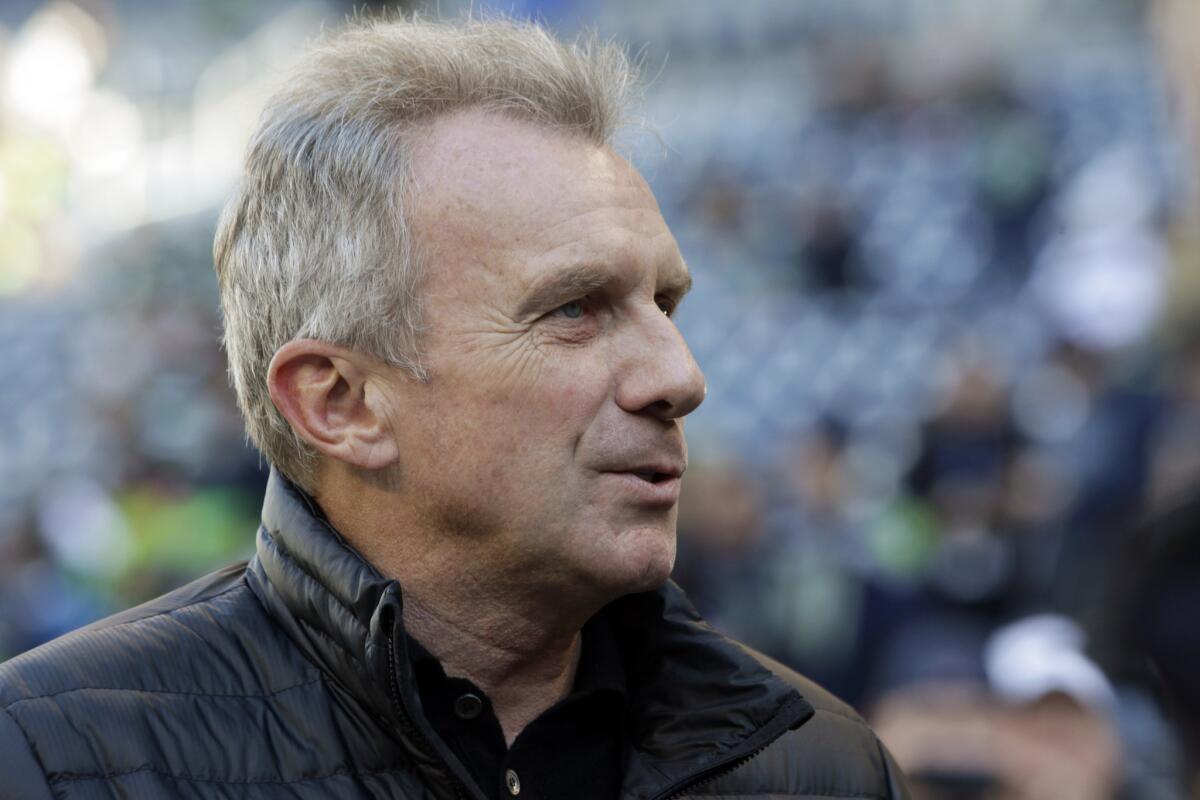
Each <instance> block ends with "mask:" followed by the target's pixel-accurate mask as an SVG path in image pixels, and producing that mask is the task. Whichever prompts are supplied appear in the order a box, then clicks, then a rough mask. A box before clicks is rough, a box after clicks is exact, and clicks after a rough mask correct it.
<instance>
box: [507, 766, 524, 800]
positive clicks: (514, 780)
mask: <svg viewBox="0 0 1200 800" xmlns="http://www.w3.org/2000/svg"><path fill="white" fill-rule="evenodd" d="M504 783H505V784H507V785H508V793H509V794H511V795H512V796H513V797H516V796H517V795H519V794H520V793H521V779H520V778H518V777H517V773H515V772H513V771H512V770H511V769H510V770H507V771H505V773H504Z"/></svg>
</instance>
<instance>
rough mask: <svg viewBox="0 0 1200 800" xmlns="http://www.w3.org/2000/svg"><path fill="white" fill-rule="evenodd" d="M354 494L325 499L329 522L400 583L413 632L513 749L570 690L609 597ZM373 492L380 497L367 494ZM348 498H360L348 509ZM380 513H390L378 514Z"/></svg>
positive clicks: (509, 552)
mask: <svg viewBox="0 0 1200 800" xmlns="http://www.w3.org/2000/svg"><path fill="white" fill-rule="evenodd" d="M354 488H355V491H354V492H329V493H322V495H321V497H320V502H321V505H322V508H323V510H324V511H325V513H326V515H327V516H328V517H329V520H330V521H331V522H332V523H333V524H334V526H335V527H336V528H337V529H338V531H339V532H340V533H341V534H342V535H343V536H345V537H346V539H347V540H348V541H349V542H350V544H352V545H353V546H354V548H355V549H356V550H358V551H359V552H360V553H361V554H362V555H363V556H364V557H365V558H366V559H367V560H368V561H370V562H371V564H372V565H373V566H374V567H375V568H376V569H377V570H379V571H380V572H381V573H382V574H384V575H386V576H388V577H391V578H395V579H397V580H398V581H399V583H400V585H401V586H402V587H403V590H404V624H405V628H406V629H407V631H408V632H409V633H410V634H411V635H412V636H413V637H414V638H416V639H417V641H419V642H420V643H421V644H422V646H423V647H425V649H426V650H428V651H429V652H430V653H431V654H432V655H434V656H435V657H436V658H437V659H438V661H440V662H441V664H442V667H443V669H445V671H446V674H447V675H449V676H456V677H462V678H466V679H468V680H470V681H471V682H472V683H474V684H475V685H476V686H478V687H479V688H480V689H481V690H483V691H484V692H485V693H486V694H487V696H488V698H489V699H490V700H491V701H492V708H493V709H494V711H495V713H496V716H497V718H498V719H499V721H500V726H501V728H502V729H503V731H504V736H505V739H506V740H507V742H508V743H509V744H510V745H511V744H512V742H513V741H514V740H515V739H516V737H517V735H518V734H519V733H520V732H521V731H522V730H523V729H524V728H525V726H526V725H528V724H529V723H530V722H532V721H533V720H534V719H536V718H537V717H538V716H539V715H540V714H541V713H542V712H543V711H545V710H546V709H547V708H549V707H550V706H552V705H554V704H555V703H556V702H558V701H559V700H561V699H562V698H564V697H566V695H567V694H568V693H569V692H570V690H571V687H572V685H573V684H574V682H575V672H576V668H577V665H578V662H579V654H580V646H581V637H580V630H581V628H582V627H583V624H584V623H585V622H586V621H587V620H588V619H589V618H590V617H591V616H592V615H593V614H595V613H596V612H597V611H599V610H600V608H601V607H602V606H603V605H604V604H605V603H606V602H607V600H608V599H611V598H601V597H583V596H580V595H579V594H578V584H570V583H568V584H566V585H563V583H564V582H563V581H562V580H558V581H555V580H554V579H553V576H551V577H550V578H547V579H546V581H545V585H543V584H542V583H539V581H538V577H539V575H540V574H541V572H542V571H540V570H539V569H537V568H536V565H535V564H530V563H523V562H522V560H521V558H520V556H521V554H520V552H519V549H518V548H514V547H512V546H511V545H509V544H506V543H505V542H500V541H491V540H488V539H486V538H480V537H462V536H455V535H453V534H452V533H450V532H447V531H442V530H428V529H426V527H425V526H423V525H422V524H420V521H419V520H412V519H405V518H404V515H403V513H402V512H401V513H399V514H397V513H396V510H395V503H394V498H388V497H386V496H384V495H386V494H387V492H380V491H379V490H378V489H377V488H376V487H363V486H357V487H354ZM374 493H378V494H380V496H377V497H369V498H367V497H364V495H371V494H374ZM347 497H353V498H355V499H354V501H353V502H342V500H343V499H344V498H347ZM389 499H391V500H392V502H390V503H389V502H387V501H388V500H389ZM379 509H387V513H386V514H380V513H375V512H377V511H378V510H379ZM381 531H387V532H388V535H382V536H381V535H380V532H381ZM398 531H403V534H402V535H399V534H398V533H397V532H398ZM542 577H545V576H542ZM559 577H560V578H561V576H559ZM568 586H570V587H572V588H573V591H571V590H568V588H567V587H568Z"/></svg>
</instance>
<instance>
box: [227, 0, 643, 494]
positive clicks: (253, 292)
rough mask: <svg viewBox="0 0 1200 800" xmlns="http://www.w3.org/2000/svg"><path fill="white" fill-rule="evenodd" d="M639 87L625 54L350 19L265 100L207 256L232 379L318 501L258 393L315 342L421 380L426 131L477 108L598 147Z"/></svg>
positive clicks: (544, 39)
mask: <svg viewBox="0 0 1200 800" xmlns="http://www.w3.org/2000/svg"><path fill="white" fill-rule="evenodd" d="M635 87H636V70H635V69H634V68H633V67H632V66H631V64H630V61H629V59H628V58H627V57H626V55H625V52H624V51H623V50H622V49H621V48H620V47H618V46H616V45H614V44H612V43H604V42H600V41H598V40H597V39H596V38H595V37H594V36H584V37H581V38H580V39H577V40H576V41H574V42H573V43H564V42H562V41H559V40H558V39H556V38H555V37H554V36H553V35H552V34H550V33H549V32H547V31H546V30H545V29H544V28H542V27H540V26H538V25H536V24H533V23H526V22H517V21H513V20H505V19H489V20H478V19H469V20H464V21H461V22H434V21H427V20H420V19H409V20H405V19H391V20H381V19H375V20H357V21H355V22H353V23H351V24H350V26H349V27H348V28H347V29H345V30H343V31H342V32H340V33H337V34H336V35H333V36H331V37H329V38H327V39H325V40H324V41H322V42H319V43H318V44H317V45H316V46H315V47H314V48H313V49H312V51H311V52H310V53H309V54H308V55H307V57H305V58H304V59H303V60H302V62H301V65H300V66H299V68H298V69H297V71H296V72H295V73H294V74H293V75H292V76H291V78H290V80H289V82H288V84H287V85H286V86H285V87H284V88H283V89H281V90H280V91H278V92H277V93H276V94H275V95H274V96H273V97H272V98H271V100H270V101H269V102H268V104H267V107H266V109H265V111H264V112H263V117H262V119H261V122H260V124H259V127H258V130H257V131H256V132H255V134H254V135H253V137H252V139H251V140H250V144H249V147H248V149H247V153H246V161H245V168H244V173H243V178H242V182H241V184H240V186H239V188H238V190H237V193H236V195H235V196H234V197H233V199H232V200H230V202H229V204H228V205H227V206H226V207H225V210H224V212H223V213H222V215H221V219H220V222H219V223H218V226H217V233H216V239H215V242H214V244H213V258H214V261H215V265H216V271H217V283H218V286H219V288H220V296H221V310H222V313H223V317H224V330H225V332H224V346H225V350H226V353H227V355H228V358H229V375H230V381H231V383H232V384H233V388H234V390H235V391H236V393H237V400H238V406H239V408H240V409H241V412H242V416H243V417H244V419H245V422H246V431H247V433H248V435H249V438H250V439H251V440H252V441H253V442H254V443H255V444H256V445H257V446H258V448H259V450H260V451H261V452H262V453H263V455H265V456H266V458H267V460H268V461H270V462H271V464H273V465H274V466H275V467H276V468H277V469H279V470H280V471H282V472H283V473H284V474H285V475H287V476H288V477H289V478H291V479H292V480H293V481H295V482H296V483H298V484H299V485H300V486H302V487H304V488H305V489H308V490H309V491H312V490H313V489H314V486H313V485H312V484H313V480H314V477H315V476H314V473H315V467H316V464H317V458H316V453H315V452H314V451H313V449H312V448H311V447H310V446H309V445H308V444H307V443H306V442H304V441H303V440H302V439H301V438H300V436H299V435H298V434H297V433H296V432H295V431H294V430H292V428H291V426H290V425H288V423H287V421H286V420H285V419H284V417H283V415H282V414H280V412H279V410H278V409H277V408H276V407H275V405H274V403H272V401H271V397H270V393H269V391H268V388H267V370H268V367H269V365H270V363H271V358H272V357H273V356H274V355H275V352H276V351H277V350H278V349H279V348H280V347H282V346H283V345H284V344H286V343H287V342H289V341H292V340H294V339H301V338H312V339H320V340H322V341H326V342H330V343H333V344H337V345H341V346H344V347H349V348H353V349H355V350H359V351H362V352H366V353H369V354H371V355H373V356H375V357H377V358H379V359H381V360H383V361H385V362H387V363H389V364H392V365H395V366H398V367H403V368H406V369H408V370H409V371H411V372H412V373H413V374H414V375H415V376H417V377H418V378H421V379H424V378H425V375H424V371H423V370H422V368H421V362H420V353H419V349H418V345H419V339H420V336H419V334H420V332H421V305H420V302H419V300H420V298H419V294H418V288H419V282H420V275H421V271H422V264H421V258H420V254H419V253H418V252H417V251H416V249H415V245H414V241H413V235H412V233H411V231H410V229H409V224H408V218H409V210H408V208H409V207H410V206H411V204H412V201H413V187H412V184H411V180H410V179H409V175H408V174H409V164H408V158H409V154H410V152H411V150H412V148H413V145H414V143H415V141H416V137H417V136H418V135H419V133H420V131H421V129H423V128H424V127H425V126H426V125H427V123H429V122H430V121H431V120H432V119H433V118H435V117H438V116H440V115H444V114H447V113H451V112H454V111H458V110H464V109H469V108H480V109H484V110H488V111H494V112H497V113H501V114H504V115H507V116H511V117H515V118H518V119H523V120H528V121H531V122H534V123H536V124H539V125H544V126H547V127H549V128H552V129H556V130H564V131H571V132H574V133H575V134H578V135H580V136H582V137H584V138H585V139H587V140H589V141H592V142H594V143H596V144H599V145H604V144H610V143H611V141H612V139H613V136H614V135H615V133H616V131H617V130H618V129H619V128H620V126H621V124H622V123H623V121H624V118H625V115H626V114H627V112H628V111H629V110H630V108H631V102H632V100H633V98H634V97H635V92H634V89H635Z"/></svg>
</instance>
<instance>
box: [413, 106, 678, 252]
mask: <svg viewBox="0 0 1200 800" xmlns="http://www.w3.org/2000/svg"><path fill="white" fill-rule="evenodd" d="M411 170H412V177H413V181H414V188H415V207H414V209H413V211H414V214H413V219H414V223H415V224H414V235H415V237H416V239H417V241H418V243H419V244H420V245H421V246H422V247H423V248H425V249H426V250H427V251H432V252H430V255H432V256H434V257H435V258H436V257H437V256H439V255H443V256H444V255H451V252H447V251H452V252H453V253H457V254H460V255H462V254H463V252H462V251H464V250H466V249H469V250H472V251H474V252H475V253H476V254H477V255H479V254H486V253H503V252H510V251H522V252H525V253H530V254H532V253H535V252H536V253H548V252H557V253H558V255H559V256H561V257H562V258H563V259H564V260H570V259H576V260H578V259H580V258H587V257H589V252H588V251H601V252H603V251H608V250H611V251H613V252H614V253H615V254H620V255H621V257H622V258H623V260H627V259H628V257H629V256H631V255H636V254H637V253H638V252H639V251H640V250H642V249H644V248H652V249H654V250H656V251H662V252H654V253H649V254H647V255H648V257H649V258H651V259H652V260H654V261H656V262H657V261H661V260H664V259H666V260H670V259H672V258H674V259H676V260H678V251H677V249H676V248H675V243H674V239H673V238H672V237H671V236H670V231H669V230H668V229H667V227H666V223H665V222H664V221H663V219H662V215H661V214H660V213H659V210H658V204H657V202H656V201H655V199H654V195H653V193H652V192H651V191H650V188H649V186H648V185H647V184H646V182H645V180H644V179H643V178H642V177H641V175H640V174H638V172H637V170H635V169H634V168H633V167H632V166H631V165H630V164H629V163H628V162H627V161H626V160H625V159H623V158H621V157H620V156H619V155H617V154H616V153H614V152H613V151H612V150H611V149H610V148H608V147H604V146H600V145H596V144H595V143H593V142H590V141H588V140H586V139H583V138H582V137H579V136H575V135H572V134H569V133H563V132H558V131H554V130H548V129H545V128H542V127H540V126H537V125H535V124H533V123H529V122H524V121H520V120H513V119H509V118H506V117H503V116H499V115H496V114H491V113H487V112H482V111H469V112H460V113H458V114H455V115H450V116H447V117H445V118H442V119H439V120H437V121H435V122H433V123H431V125H430V126H429V129H428V131H427V132H426V134H425V135H424V136H423V137H422V138H421V140H420V143H419V145H418V147H417V148H416V149H415V151H414V153H413V156H412V165H411ZM572 251H578V252H572ZM593 255H595V253H594V252H593Z"/></svg>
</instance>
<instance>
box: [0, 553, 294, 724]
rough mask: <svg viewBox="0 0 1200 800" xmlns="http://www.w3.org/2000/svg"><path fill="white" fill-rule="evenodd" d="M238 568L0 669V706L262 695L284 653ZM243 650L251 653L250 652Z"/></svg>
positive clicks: (96, 624) (81, 631)
mask: <svg viewBox="0 0 1200 800" xmlns="http://www.w3.org/2000/svg"><path fill="white" fill-rule="evenodd" d="M274 628H275V626H274V625H273V624H272V622H271V621H270V619H269V618H268V617H267V615H266V613H265V611H264V610H263V609H262V606H261V604H260V603H259V601H258V598H257V597H256V596H255V595H254V593H253V592H252V591H251V589H250V587H249V586H248V585H247V583H246V580H245V565H244V564H238V565H233V566H230V567H226V568H225V569H223V570H220V571H218V572H214V573H212V574H211V575H206V576H205V577H203V578H200V579H198V580H195V581H193V582H191V583H189V584H187V585H185V586H182V587H180V588H179V589H176V590H175V591H173V592H170V593H168V594H165V595H163V596H161V597H158V598H156V599H154V600H151V601H149V602H147V603H144V604H142V605H140V606H136V607H134V608H131V609H129V610H127V611H123V612H121V613H119V614H116V615H114V616H111V617H107V618H105V619H102V620H99V621H97V622H94V623H92V624H91V625H88V626H86V627H83V628H80V629H79V630H76V631H73V632H71V633H68V634H66V635H65V636H61V637H59V638H58V639H55V640H53V641H50V642H47V643H46V644H43V645H41V646H40V647H37V648H35V649H33V650H30V651H29V652H27V653H23V654H21V655H19V656H16V657H15V658H12V659H10V660H8V661H6V662H4V663H3V664H0V707H2V708H10V707H12V706H13V705H15V704H21V703H28V702H30V701H34V700H37V699H40V698H53V697H57V696H60V695H65V694H68V693H76V694H85V695H86V694H92V695H99V694H101V693H106V692H107V693H111V692H122V691H124V692H141V693H156V692H157V693H164V694H167V693H171V694H195V695H206V694H217V695H238V694H262V693H263V691H264V689H266V690H267V691H270V690H271V689H272V688H274V687H273V686H272V684H273V682H274V680H273V679H274V678H275V677H277V676H276V675H274V674H267V673H264V672H263V671H261V670H260V669H258V668H256V666H255V661H256V659H255V658H254V657H252V655H251V653H253V652H255V651H258V652H261V651H262V650H264V649H270V648H272V645H279V646H284V643H283V637H282V634H281V633H279V632H278V631H277V630H275V629H274ZM247 643H252V645H253V647H252V648H248V647H247Z"/></svg>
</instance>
